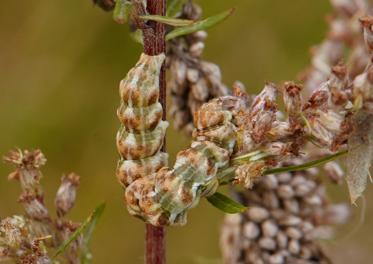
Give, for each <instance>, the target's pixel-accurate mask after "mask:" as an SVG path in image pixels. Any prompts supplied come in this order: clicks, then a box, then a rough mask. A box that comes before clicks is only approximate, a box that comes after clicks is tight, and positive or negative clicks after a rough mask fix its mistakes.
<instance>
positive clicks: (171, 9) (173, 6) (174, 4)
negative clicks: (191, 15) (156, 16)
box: [166, 0, 187, 17]
mask: <svg viewBox="0 0 373 264" xmlns="http://www.w3.org/2000/svg"><path fill="white" fill-rule="evenodd" d="M186 1H187V0H169V1H168V6H167V12H166V15H167V16H168V17H174V16H176V15H177V13H178V12H180V11H181V7H182V6H183V4H185V3H186Z"/></svg>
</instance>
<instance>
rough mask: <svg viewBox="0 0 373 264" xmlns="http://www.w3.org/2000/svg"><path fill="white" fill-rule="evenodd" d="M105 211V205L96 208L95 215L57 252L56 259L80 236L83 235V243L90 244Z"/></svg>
mask: <svg viewBox="0 0 373 264" xmlns="http://www.w3.org/2000/svg"><path fill="white" fill-rule="evenodd" d="M104 209H105V203H102V204H100V205H99V206H97V207H96V209H95V210H94V211H93V213H92V214H91V215H90V216H89V217H88V218H87V219H86V220H85V221H84V222H83V223H82V224H81V225H80V226H79V227H78V229H77V230H75V232H74V233H73V234H72V235H71V236H70V237H69V239H67V240H66V241H65V242H64V243H63V244H62V245H61V246H60V247H59V248H58V249H57V251H56V254H55V255H54V258H55V257H57V256H58V255H60V254H61V253H64V252H65V250H66V249H67V248H68V247H69V246H70V244H71V243H72V242H74V241H75V240H76V239H77V238H78V237H79V236H80V235H83V243H85V245H87V244H88V242H89V239H90V238H91V236H92V232H93V229H94V228H95V226H96V224H97V221H98V219H99V218H100V216H101V215H102V213H103V211H104Z"/></svg>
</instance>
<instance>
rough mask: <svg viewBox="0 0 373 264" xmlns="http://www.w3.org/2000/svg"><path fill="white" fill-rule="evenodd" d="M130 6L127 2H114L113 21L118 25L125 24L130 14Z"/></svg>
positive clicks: (119, 0) (125, 0) (124, 0)
mask: <svg viewBox="0 0 373 264" xmlns="http://www.w3.org/2000/svg"><path fill="white" fill-rule="evenodd" d="M131 8H132V4H131V3H130V2H129V1H128V0H116V1H115V9H114V12H113V19H114V21H115V22H117V23H118V24H125V23H127V22H128V18H129V15H130V13H131Z"/></svg>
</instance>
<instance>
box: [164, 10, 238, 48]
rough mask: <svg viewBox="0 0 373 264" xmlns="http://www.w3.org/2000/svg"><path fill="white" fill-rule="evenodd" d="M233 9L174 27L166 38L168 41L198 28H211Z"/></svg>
mask: <svg viewBox="0 0 373 264" xmlns="http://www.w3.org/2000/svg"><path fill="white" fill-rule="evenodd" d="M233 11H234V8H232V9H229V10H227V11H225V12H223V13H220V14H218V15H215V16H212V17H209V18H206V19H204V20H201V21H197V22H195V23H193V24H191V25H190V26H185V27H179V28H176V29H174V30H172V31H171V32H170V33H168V34H167V36H166V40H167V41H168V40H170V39H173V38H176V37H180V36H183V35H188V34H191V33H194V32H197V31H200V30H205V29H208V28H211V27H213V26H215V25H216V24H218V23H220V22H222V21H224V20H225V19H226V18H227V17H229V16H230V15H231V14H232V13H233Z"/></svg>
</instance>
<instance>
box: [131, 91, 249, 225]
mask: <svg viewBox="0 0 373 264" xmlns="http://www.w3.org/2000/svg"><path fill="white" fill-rule="evenodd" d="M246 107H247V106H246V101H245V99H244V98H241V97H238V96H225V97H220V98H217V99H214V100H212V101H210V102H209V103H206V104H204V105H203V106H202V107H201V109H200V110H199V111H197V112H196V113H195V117H194V121H195V126H196V130H195V132H194V133H193V140H194V141H193V142H192V144H191V146H190V148H188V149H186V150H183V151H180V152H179V153H178V154H177V157H176V162H175V164H174V166H173V167H172V168H167V167H164V168H162V169H160V170H159V171H158V172H156V173H153V174H152V175H148V176H147V177H143V178H138V179H137V180H136V181H134V182H133V183H131V184H130V185H129V186H128V188H127V189H126V195H125V199H126V202H127V208H128V210H129V212H130V213H131V214H132V215H134V216H137V217H139V218H141V219H143V220H144V221H146V222H148V223H150V224H152V225H156V226H160V225H183V224H185V223H186V216H187V211H188V209H190V208H192V207H194V206H195V205H196V204H197V203H198V202H199V199H200V197H203V196H207V195H209V194H211V193H214V192H215V191H216V189H217V187H218V185H219V183H218V178H217V172H218V170H219V169H221V168H224V167H226V166H228V165H229V161H230V156H231V155H232V153H233V151H234V147H235V143H236V132H237V127H236V125H235V116H236V113H238V112H240V111H242V110H243V109H245V108H246Z"/></svg>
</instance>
